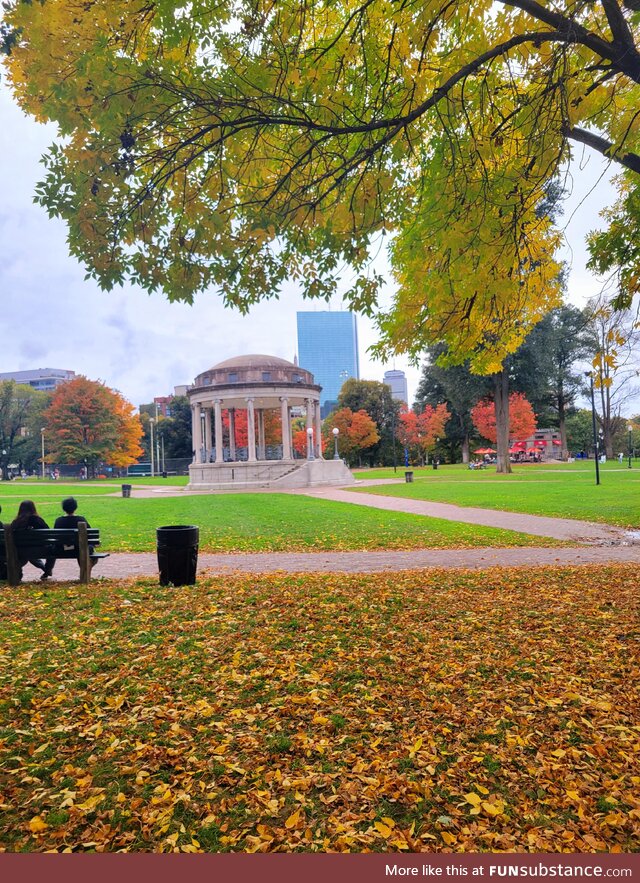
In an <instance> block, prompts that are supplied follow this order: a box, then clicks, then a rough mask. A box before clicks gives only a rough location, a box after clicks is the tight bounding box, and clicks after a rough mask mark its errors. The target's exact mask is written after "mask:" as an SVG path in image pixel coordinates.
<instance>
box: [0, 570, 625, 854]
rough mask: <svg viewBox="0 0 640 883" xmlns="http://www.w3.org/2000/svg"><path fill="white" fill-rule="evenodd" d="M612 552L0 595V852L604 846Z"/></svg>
mask: <svg viewBox="0 0 640 883" xmlns="http://www.w3.org/2000/svg"><path fill="white" fill-rule="evenodd" d="M638 606H639V599H638V591H637V574H636V572H635V569H634V568H624V567H619V568H593V569H586V568H574V569H552V568H546V569H538V570H523V569H519V570H512V571H508V570H493V571H485V572H482V573H478V572H465V571H457V572H450V571H449V572H436V573H430V574H425V573H417V572H413V573H406V572H405V573H402V574H390V575H385V576H381V575H375V576H345V575H344V574H340V575H333V576H326V575H300V576H289V577H286V576H282V575H274V576H260V577H253V576H251V577H244V576H243V577H237V578H229V577H225V578H218V579H211V580H207V581H203V582H201V583H200V584H199V585H198V586H197V587H194V588H184V589H163V588H160V587H158V586H157V585H156V584H155V583H154V582H152V581H151V580H144V581H138V582H118V583H107V584H94V585H92V586H91V587H90V588H89V589H86V590H85V589H80V588H79V587H77V586H75V585H67V586H60V587H55V588H54V587H51V588H47V589H44V590H43V589H42V587H41V586H24V587H19V588H17V589H12V590H9V589H6V588H5V589H4V590H3V591H2V594H1V595H0V639H1V643H2V646H3V648H4V650H3V656H2V658H1V660H0V664H1V669H0V696H1V703H0V719H1V721H0V722H1V726H2V729H1V731H0V769H1V771H2V787H1V796H0V804H1V808H2V817H1V820H0V845H1V847H2V848H3V849H5V850H8V851H45V850H59V851H64V850H67V851H70V850H73V851H91V850H97V851H115V850H124V851H136V850H138V851H140V850H142V851H174V850H175V851H186V852H193V851H220V850H225V851H238V850H246V851H316V850H317V851H322V852H325V851H333V850H335V851H356V852H362V851H368V850H375V851H396V850H417V851H420V850H425V851H427V850H429V851H430V850H435V851H439V850H445V851H446V850H449V851H480V850H491V851H501V850H517V851H539V850H544V851H561V850H564V851H582V852H593V851H599V850H604V851H608V850H613V851H629V850H633V849H637V845H638V842H639V840H638V836H639V834H640V787H639V786H640V768H639V764H638V759H639V757H640V731H639V728H638V715H639V714H640V695H639V690H640V681H639V680H638V659H639V656H640V652H639V651H640V625H639V623H638V620H637V613H638Z"/></svg>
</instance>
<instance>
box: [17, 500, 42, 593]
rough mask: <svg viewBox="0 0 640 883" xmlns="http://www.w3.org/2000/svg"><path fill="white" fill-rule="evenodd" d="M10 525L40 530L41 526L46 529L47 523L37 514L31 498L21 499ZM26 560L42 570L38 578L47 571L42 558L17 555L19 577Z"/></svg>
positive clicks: (19, 528) (18, 528)
mask: <svg viewBox="0 0 640 883" xmlns="http://www.w3.org/2000/svg"><path fill="white" fill-rule="evenodd" d="M11 527H12V528H13V529H14V530H42V529H43V528H44V529H45V530H46V528H48V527H49V525H48V524H47V522H46V521H45V520H44V518H40V516H39V515H38V512H37V511H36V504H35V503H34V502H33V500H23V501H22V502H21V503H20V505H19V506H18V514H17V515H16V517H15V518H14V519H13V521H12V522H11ZM27 561H28V562H29V564H32V565H33V566H34V567H37V568H38V570H42V571H44V572H43V575H42V577H40V579H42V578H43V577H44V574H45V573H46V572H47V568H46V563H45V562H44V561H43V560H42V558H27V557H26V556H25V555H19V556H18V564H19V565H20V579H22V568H23V567H24V565H25V564H26V563H27Z"/></svg>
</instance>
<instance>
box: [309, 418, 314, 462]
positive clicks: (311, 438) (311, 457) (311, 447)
mask: <svg viewBox="0 0 640 883" xmlns="http://www.w3.org/2000/svg"><path fill="white" fill-rule="evenodd" d="M307 460H315V454H314V453H313V427H312V426H309V428H308V429H307Z"/></svg>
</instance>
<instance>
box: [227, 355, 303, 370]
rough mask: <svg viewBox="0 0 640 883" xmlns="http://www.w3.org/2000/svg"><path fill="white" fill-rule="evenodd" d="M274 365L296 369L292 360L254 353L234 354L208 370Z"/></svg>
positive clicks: (270, 366) (268, 366) (272, 366)
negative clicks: (245, 354) (247, 354)
mask: <svg viewBox="0 0 640 883" xmlns="http://www.w3.org/2000/svg"><path fill="white" fill-rule="evenodd" d="M275 367H286V368H295V369H296V370H297V366H296V365H294V364H293V362H288V361H287V360H286V359H280V358H278V356H265V355H259V354H255V353H254V354H252V355H249V356H234V358H233V359H225V360H224V362H218V364H217V365H214V366H213V368H210V369H209V370H210V371H218V370H219V369H220V368H275Z"/></svg>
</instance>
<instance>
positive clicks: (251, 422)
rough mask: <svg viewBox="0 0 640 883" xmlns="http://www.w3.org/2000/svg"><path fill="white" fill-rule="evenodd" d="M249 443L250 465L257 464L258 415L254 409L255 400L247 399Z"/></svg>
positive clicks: (248, 458)
mask: <svg viewBox="0 0 640 883" xmlns="http://www.w3.org/2000/svg"><path fill="white" fill-rule="evenodd" d="M247 443H248V445H249V452H248V457H247V460H248V462H249V463H255V462H256V415H255V411H254V408H253V399H247Z"/></svg>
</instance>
